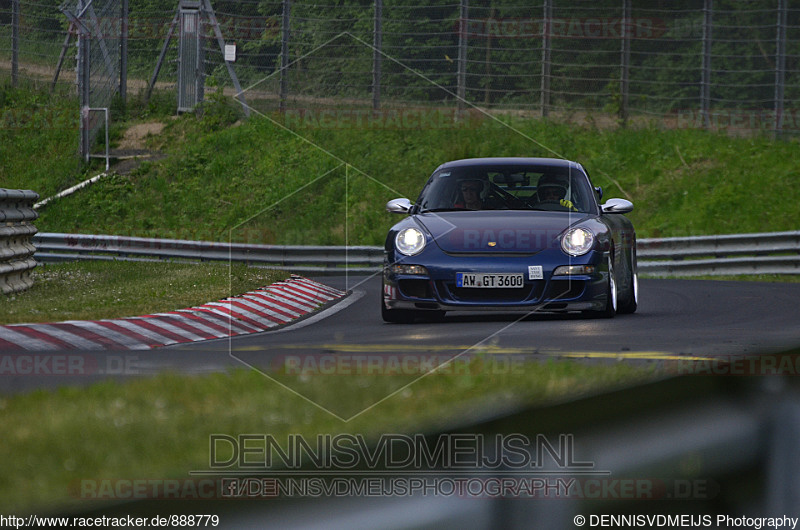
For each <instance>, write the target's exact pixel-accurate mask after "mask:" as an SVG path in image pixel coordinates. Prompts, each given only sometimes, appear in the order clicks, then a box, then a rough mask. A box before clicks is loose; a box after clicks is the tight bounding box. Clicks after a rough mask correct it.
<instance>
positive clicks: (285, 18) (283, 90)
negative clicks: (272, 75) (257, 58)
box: [278, 0, 292, 112]
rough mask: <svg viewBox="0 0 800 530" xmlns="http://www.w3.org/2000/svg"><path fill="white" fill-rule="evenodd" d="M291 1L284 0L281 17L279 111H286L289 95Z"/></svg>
mask: <svg viewBox="0 0 800 530" xmlns="http://www.w3.org/2000/svg"><path fill="white" fill-rule="evenodd" d="M291 4H292V3H291V0H283V15H282V16H281V87H280V103H279V107H278V108H279V110H280V111H281V112H283V111H285V110H286V96H287V95H288V93H289V72H288V69H289V17H290V16H291V15H290V12H291V9H292V5H291Z"/></svg>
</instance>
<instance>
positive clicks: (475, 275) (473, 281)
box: [456, 272, 524, 289]
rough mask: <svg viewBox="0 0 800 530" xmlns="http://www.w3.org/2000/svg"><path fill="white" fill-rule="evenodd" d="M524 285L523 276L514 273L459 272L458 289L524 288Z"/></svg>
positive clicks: (457, 274)
mask: <svg viewBox="0 0 800 530" xmlns="http://www.w3.org/2000/svg"><path fill="white" fill-rule="evenodd" d="M523 283H524V279H523V275H522V274H512V273H503V272H501V273H494V274H489V273H483V272H457V273H456V287H475V288H484V289H497V288H506V289H507V288H515V287H522V286H523Z"/></svg>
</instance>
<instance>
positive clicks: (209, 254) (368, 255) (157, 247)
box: [34, 233, 383, 274]
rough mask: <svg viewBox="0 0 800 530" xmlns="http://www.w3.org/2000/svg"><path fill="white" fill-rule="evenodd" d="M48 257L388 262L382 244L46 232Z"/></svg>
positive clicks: (376, 266) (341, 266) (317, 265)
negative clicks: (259, 242) (291, 243)
mask: <svg viewBox="0 0 800 530" xmlns="http://www.w3.org/2000/svg"><path fill="white" fill-rule="evenodd" d="M34 244H35V245H36V247H37V249H38V253H37V258H38V259H39V260H40V261H42V262H58V261H72V260H135V261H138V260H154V259H156V260H179V261H225V262H227V261H234V262H240V263H247V264H249V265H254V266H262V267H274V268H284V269H291V270H293V271H296V272H313V273H320V274H325V273H326V272H329V273H331V272H332V273H337V272H343V271H344V270H345V269H346V270H348V271H350V272H374V271H377V270H380V268H381V267H382V266H383V249H382V248H381V247H367V246H355V247H337V246H317V247H312V246H285V245H249V244H241V243H230V244H229V243H214V242H207V241H187V240H180V239H147V238H141V237H126V236H109V235H83V234H52V233H41V234H38V235H37V236H36V237H35V238H34Z"/></svg>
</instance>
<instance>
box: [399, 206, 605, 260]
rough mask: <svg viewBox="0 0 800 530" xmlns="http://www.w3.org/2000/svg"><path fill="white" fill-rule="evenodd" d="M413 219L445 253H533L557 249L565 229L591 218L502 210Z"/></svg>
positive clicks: (432, 214)
mask: <svg viewBox="0 0 800 530" xmlns="http://www.w3.org/2000/svg"><path fill="white" fill-rule="evenodd" d="M414 217H415V219H416V221H417V222H418V223H419V224H420V225H422V226H423V227H424V228H425V229H426V230H427V231H428V232H429V234H430V235H431V237H432V238H433V240H434V242H435V243H436V245H438V246H439V248H440V249H442V250H443V251H445V252H448V253H479V254H493V253H520V254H533V253H536V252H541V251H542V250H545V249H548V248H560V245H561V242H560V240H559V236H560V235H561V234H562V233H563V232H564V231H565V230H566V229H567V228H569V227H570V226H572V225H574V224H576V223H580V222H582V221H584V220H586V219H587V218H590V217H594V216H592V215H590V214H584V213H567V212H541V211H509V210H502V211H474V212H471V211H470V212H464V211H458V212H435V213H434V212H431V213H423V214H418V215H416V216H414Z"/></svg>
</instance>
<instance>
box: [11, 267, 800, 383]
mask: <svg viewBox="0 0 800 530" xmlns="http://www.w3.org/2000/svg"><path fill="white" fill-rule="evenodd" d="M315 279H316V280H319V281H321V282H322V283H325V284H327V285H330V286H332V287H336V288H339V289H347V290H351V291H352V293H351V294H350V295H349V296H348V297H346V298H345V299H343V300H342V301H341V302H338V303H337V304H335V305H333V306H331V307H329V308H328V309H326V310H325V311H324V312H323V313H322V314H319V313H318V314H315V315H313V316H311V317H310V318H306V319H303V320H300V321H298V322H296V323H293V324H291V325H289V326H288V327H286V328H282V329H279V330H276V331H269V332H265V333H259V334H254V335H249V336H245V337H236V338H234V339H232V340H228V339H220V340H215V341H207V342H203V343H194V344H188V345H180V346H173V347H167V348H161V349H156V350H152V351H134V352H119V351H115V352H108V353H103V352H99V353H98V352H96V351H94V352H85V353H82V352H56V353H54V352H41V353H35V352H28V353H30V354H31V355H34V356H36V357H37V359H38V360H39V361H41V360H42V358H43V357H46V356H58V355H62V356H63V355H72V356H76V355H77V356H82V357H81V359H83V360H84V361H85V362H83V361H82V365H84V366H91V367H92V369H91V370H83V371H81V373H62V374H48V373H45V374H30V373H27V374H8V373H3V374H0V392H2V393H13V392H19V391H25V390H29V389H32V388H39V387H47V388H54V387H57V386H60V385H63V384H71V383H90V382H94V381H97V380H98V379H99V378H102V377H108V376H113V377H120V378H125V377H131V376H132V377H140V376H146V375H148V374H153V373H157V372H159V371H162V370H165V369H169V370H172V371H178V372H182V373H189V374H199V373H208V372H214V371H219V370H224V369H226V368H229V367H237V366H239V367H242V366H251V367H253V368H256V369H259V370H263V371H265V372H268V371H270V370H273V369H274V368H275V366H276V363H278V364H280V363H285V361H286V359H287V357H288V358H291V359H294V362H297V359H301V362H305V361H304V360H308V359H312V360H313V361H315V362H317V361H320V360H321V359H323V358H324V359H326V360H327V361H328V362H330V358H331V357H332V356H349V357H348V358H350V359H357V358H358V357H359V356H361V357H363V356H370V357H372V358H374V357H375V356H381V355H383V356H387V355H415V356H437V358H438V359H440V360H442V359H446V358H453V357H455V356H461V355H464V354H465V352H466V354H470V353H476V352H489V353H491V354H494V355H498V354H500V355H502V354H507V355H513V356H516V357H520V356H522V357H524V358H527V359H543V360H544V359H548V358H551V357H561V358H582V359H587V362H602V361H599V360H600V359H608V358H611V359H614V360H615V361H616V360H619V359H630V360H637V361H641V360H645V361H646V362H658V361H659V360H663V359H669V358H680V357H684V356H685V357H687V358H692V357H697V356H701V357H707V356H725V355H731V354H758V353H765V352H775V351H781V350H784V349H786V348H789V347H796V346H798V345H800V319H798V314H799V313H800V312H798V309H797V301H798V300H800V283H764V282H759V283H756V282H727V281H704V280H641V281H640V300H639V310H638V311H637V312H636V313H635V314H633V315H620V316H617V317H616V318H614V319H610V320H607V319H586V318H583V317H580V316H573V315H552V314H538V313H535V314H532V315H529V316H524V315H520V314H497V313H482V314H477V313H448V315H447V316H446V317H445V319H444V320H443V321H441V322H435V323H415V324H386V323H384V322H383V321H382V320H381V317H380V313H379V297H380V289H381V280H380V277H379V276H377V275H376V276H371V277H364V276H349V277H323V278H315ZM8 355H16V354H8ZM298 356H299V357H298ZM340 358H341V357H340ZM276 360H277V361H276ZM37 362H38V361H37ZM295 366H296V365H295ZM315 366H316V365H315ZM328 366H330V365H328Z"/></svg>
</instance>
